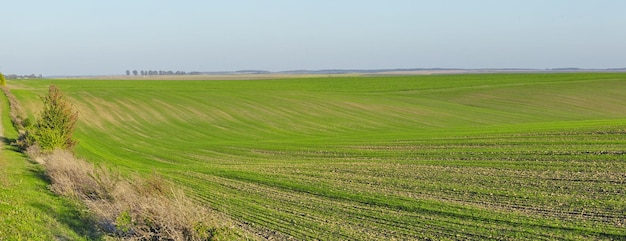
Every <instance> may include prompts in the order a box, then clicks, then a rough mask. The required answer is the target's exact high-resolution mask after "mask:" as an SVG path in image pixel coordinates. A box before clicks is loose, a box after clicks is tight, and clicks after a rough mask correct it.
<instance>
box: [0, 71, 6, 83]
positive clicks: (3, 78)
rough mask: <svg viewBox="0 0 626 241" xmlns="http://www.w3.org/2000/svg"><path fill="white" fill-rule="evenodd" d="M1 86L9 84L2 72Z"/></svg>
mask: <svg viewBox="0 0 626 241" xmlns="http://www.w3.org/2000/svg"><path fill="white" fill-rule="evenodd" d="M0 86H7V79H6V78H5V77H4V75H3V74H2V73H0Z"/></svg>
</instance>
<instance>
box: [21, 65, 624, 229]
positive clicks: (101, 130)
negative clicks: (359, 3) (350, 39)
mask: <svg viewBox="0 0 626 241" xmlns="http://www.w3.org/2000/svg"><path fill="white" fill-rule="evenodd" d="M50 83H54V84H56V85H58V86H59V87H60V88H61V90H62V91H64V92H65V93H66V94H67V95H68V96H69V97H70V98H71V99H72V100H73V102H74V103H75V104H76V107H77V108H78V109H79V111H80V117H79V118H80V121H79V122H80V124H79V127H78V130H77V133H76V136H77V139H78V140H79V142H80V143H79V145H78V146H77V149H76V151H77V153H78V154H79V155H80V156H82V157H85V158H87V159H88V160H91V161H93V162H99V163H104V164H105V165H109V166H114V167H117V168H119V169H120V170H122V171H125V172H138V173H143V174H146V175H149V174H151V173H154V172H157V173H159V174H160V175H161V176H164V177H165V178H167V179H169V180H171V181H173V182H175V183H176V184H177V185H180V187H181V188H183V189H185V190H186V191H187V192H188V193H189V195H191V196H193V197H194V198H195V200H197V201H198V202H201V203H203V204H206V205H208V206H210V207H212V208H214V209H216V210H218V211H220V212H223V213H226V214H228V215H230V216H232V217H233V218H234V219H236V220H239V221H240V222H242V223H245V224H246V226H248V227H250V228H251V229H254V230H257V232H259V233H262V234H264V235H267V236H271V235H278V236H279V237H283V238H284V237H288V236H291V237H294V238H297V239H350V240H376V239H378V240H388V239H428V238H432V239H453V240H455V239H495V238H502V239H533V240H553V239H572V240H585V239H624V238H626V231H624V230H626V228H625V225H626V198H625V197H626V195H625V194H626V190H625V188H624V186H625V185H624V184H626V176H624V173H626V162H625V157H626V156H625V153H626V150H625V148H624V147H625V146H626V94H625V93H626V75H624V74H597V73H587V74H489V75H439V76H414V77H406V76H403V77H341V78H310V79H301V78H299V79H280V80H240V81H237V80H229V81H213V80H212V81H193V80H189V81H167V80H153V81H146V80H106V81H105V80H28V81H14V82H10V83H9V84H10V86H11V88H12V92H13V93H14V94H15V95H16V96H17V97H18V99H19V100H20V102H21V103H22V104H23V106H24V107H27V109H31V110H33V109H37V107H38V102H39V100H38V99H37V98H36V97H37V96H38V95H43V94H44V93H45V90H46V89H47V85H48V84H50ZM31 115H32V113H31Z"/></svg>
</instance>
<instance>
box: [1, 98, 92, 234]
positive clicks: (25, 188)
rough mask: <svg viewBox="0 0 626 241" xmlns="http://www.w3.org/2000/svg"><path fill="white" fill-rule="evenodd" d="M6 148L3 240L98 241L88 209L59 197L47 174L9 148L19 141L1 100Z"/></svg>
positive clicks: (3, 187)
mask: <svg viewBox="0 0 626 241" xmlns="http://www.w3.org/2000/svg"><path fill="white" fill-rule="evenodd" d="M0 106H1V110H2V118H1V119H2V127H4V133H3V134H4V135H3V136H4V138H3V141H4V146H3V147H2V149H0V184H1V185H0V240H98V239H100V237H99V235H98V234H97V232H96V231H95V229H94V226H93V225H91V222H90V218H89V216H88V215H87V214H86V213H85V212H84V209H83V208H82V207H81V206H80V205H78V204H76V203H74V202H72V201H69V200H67V199H64V198H60V197H57V196H55V195H54V194H53V193H52V192H51V191H50V190H49V189H48V187H47V185H48V183H47V182H46V181H45V179H44V178H42V177H43V170H42V169H41V167H40V166H39V165H35V164H33V163H31V162H29V161H28V160H27V159H26V157H24V156H23V155H22V154H21V153H19V152H18V151H17V150H16V149H15V148H14V147H12V146H9V145H7V144H8V143H10V142H11V141H12V140H14V139H15V138H16V137H17V133H16V132H15V130H14V129H13V128H12V124H11V121H10V119H9V116H8V101H7V99H6V98H5V97H4V95H2V97H1V98H0Z"/></svg>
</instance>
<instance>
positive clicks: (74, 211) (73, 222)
mask: <svg viewBox="0 0 626 241" xmlns="http://www.w3.org/2000/svg"><path fill="white" fill-rule="evenodd" d="M63 203H64V204H63V205H62V206H60V207H58V208H57V209H55V208H53V207H52V206H50V205H48V204H45V203H39V202H36V203H31V204H30V205H31V206H32V207H34V208H36V209H39V210H41V211H42V212H44V213H47V214H48V215H50V216H51V217H52V218H54V219H55V220H57V221H59V223H61V224H64V225H66V226H67V227H69V228H70V229H72V230H74V232H76V234H78V235H80V236H82V237H84V238H86V239H88V240H104V238H103V236H102V234H101V233H100V232H98V230H97V229H96V228H95V227H96V223H95V221H94V220H93V219H92V218H90V217H89V214H87V213H86V212H82V211H80V207H78V206H77V205H75V204H73V203H71V202H69V201H66V200H63ZM57 238H58V240H71V239H72V238H71V237H57Z"/></svg>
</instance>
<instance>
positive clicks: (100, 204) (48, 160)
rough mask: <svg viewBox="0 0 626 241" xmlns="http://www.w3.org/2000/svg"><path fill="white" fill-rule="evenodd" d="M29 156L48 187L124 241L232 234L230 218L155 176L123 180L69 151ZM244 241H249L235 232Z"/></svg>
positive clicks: (212, 237)
mask: <svg viewBox="0 0 626 241" xmlns="http://www.w3.org/2000/svg"><path fill="white" fill-rule="evenodd" d="M27 153H28V155H29V156H31V158H32V159H33V160H34V161H36V162H37V163H39V164H41V165H43V166H44V167H45V169H46V173H47V175H48V177H49V178H50V182H51V189H52V190H53V191H54V192H56V193H59V194H61V195H64V196H69V197H72V198H75V199H77V200H80V201H82V202H84V203H85V204H86V205H87V207H88V208H89V209H90V210H91V211H92V212H93V214H94V215H95V219H96V221H97V223H98V226H99V228H100V230H102V231H103V232H105V233H107V234H109V235H112V236H114V237H117V238H121V239H123V240H215V239H218V237H219V236H221V237H230V238H232V237H233V236H232V235H231V234H236V232H237V230H234V229H235V224H234V223H233V222H232V221H230V220H229V219H228V218H226V217H224V216H222V215H220V214H218V213H216V212H213V211H211V210H209V209H207V208H205V207H203V206H200V205H197V204H195V203H194V202H193V201H192V200H191V199H190V198H189V197H187V196H186V195H185V193H184V192H183V191H181V190H180V189H176V188H174V187H173V186H172V185H170V184H169V183H168V182H167V181H166V180H164V179H163V178H160V177H158V176H152V177H150V178H148V179H142V178H139V177H131V178H123V177H122V175H121V174H120V173H118V172H115V171H112V170H110V169H107V168H104V167H100V166H96V165H94V164H91V163H88V162H87V161H85V160H81V159H77V158H75V157H74V155H73V154H72V153H71V152H69V151H64V150H55V151H53V152H41V151H39V150H38V148H36V147H31V148H29V149H28V150H27ZM235 236H239V238H242V239H251V238H250V237H247V238H246V237H243V236H241V235H240V234H236V235H235Z"/></svg>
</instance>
